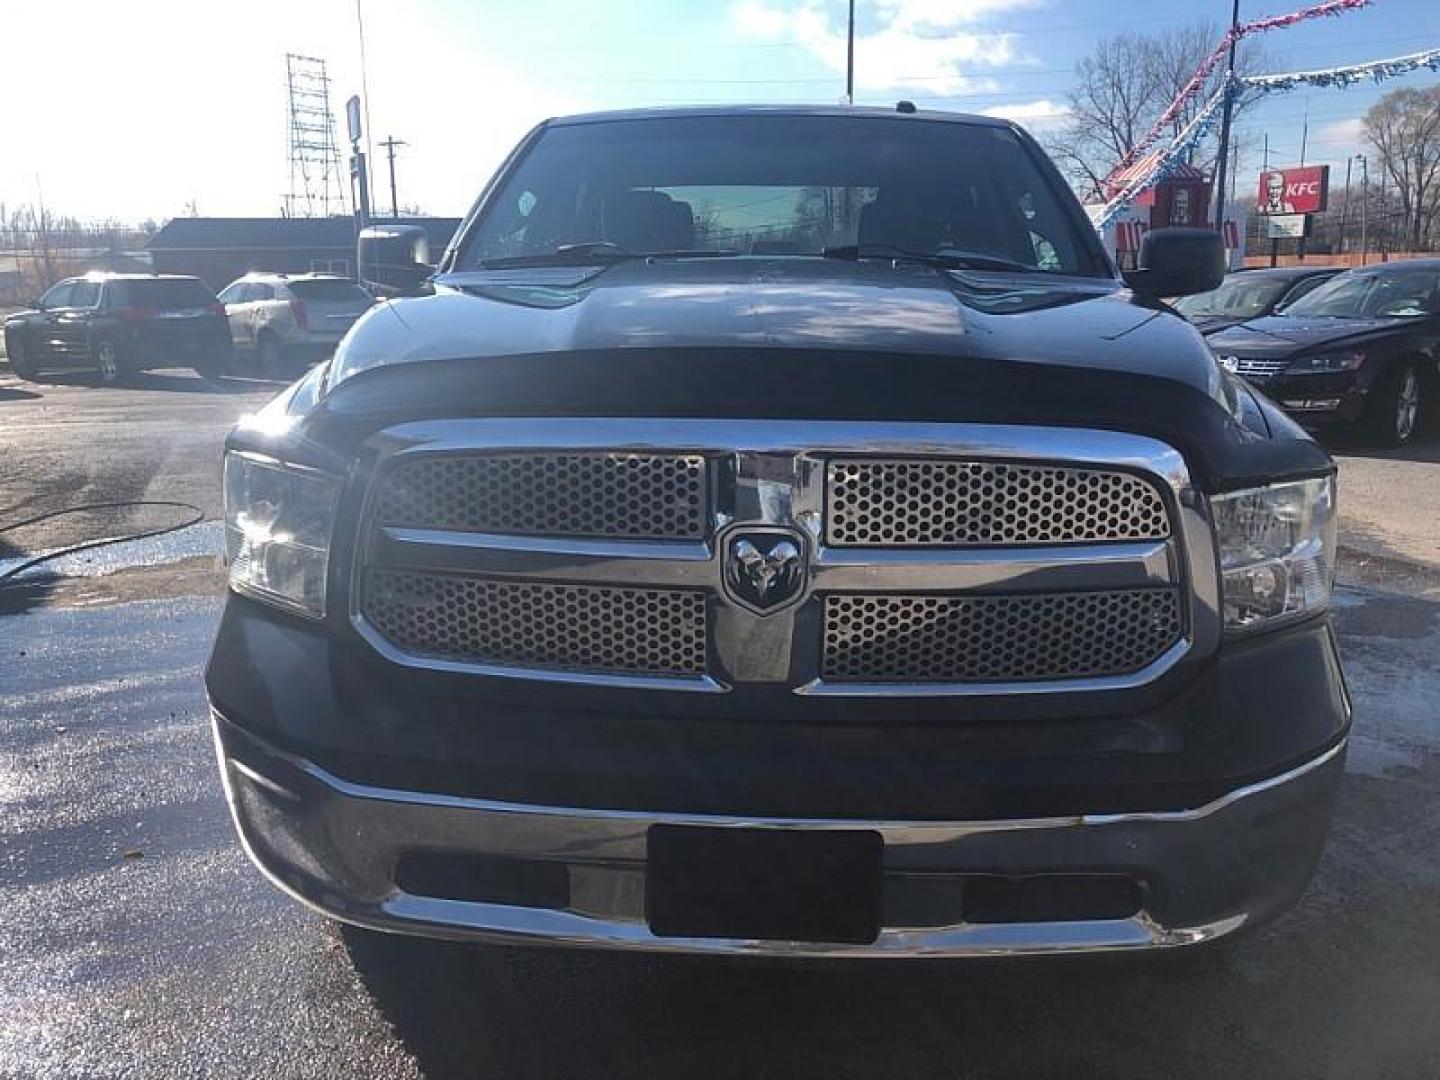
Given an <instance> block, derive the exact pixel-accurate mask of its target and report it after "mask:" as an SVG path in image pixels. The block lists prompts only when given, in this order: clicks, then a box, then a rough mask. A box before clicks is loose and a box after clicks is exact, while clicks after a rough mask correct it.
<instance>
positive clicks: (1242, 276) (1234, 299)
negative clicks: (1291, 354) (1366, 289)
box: [1172, 266, 1341, 334]
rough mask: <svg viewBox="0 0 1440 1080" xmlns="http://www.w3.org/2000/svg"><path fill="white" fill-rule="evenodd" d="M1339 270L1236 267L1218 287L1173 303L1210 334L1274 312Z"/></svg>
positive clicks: (1332, 268) (1330, 268)
mask: <svg viewBox="0 0 1440 1080" xmlns="http://www.w3.org/2000/svg"><path fill="white" fill-rule="evenodd" d="M1340 272H1341V268H1340V267H1338V266H1281V267H1276V268H1275V269H1273V270H1237V271H1235V272H1234V273H1233V274H1227V275H1226V276H1225V280H1224V281H1223V282H1221V283H1220V287H1219V288H1218V289H1212V290H1210V291H1209V292H1204V293H1199V294H1197V295H1195V296H1185V297H1181V298H1180V299H1179V300H1176V301H1175V303H1174V304H1173V305H1172V306H1173V307H1174V308H1175V310H1176V311H1178V312H1180V314H1181V315H1184V316H1185V318H1187V319H1189V320H1190V321H1191V322H1192V323H1194V324H1195V326H1196V327H1197V328H1198V329H1199V330H1200V332H1201V333H1202V334H1213V333H1215V331H1217V330H1224V329H1225V328H1226V327H1227V326H1234V325H1235V324H1236V323H1241V322H1244V321H1245V320H1247V319H1258V318H1261V317H1262V316H1265V315H1273V314H1275V313H1276V312H1278V311H1280V310H1282V309H1284V308H1285V307H1286V306H1287V305H1289V304H1293V303H1294V302H1295V301H1296V300H1299V299H1300V298H1301V297H1302V296H1304V295H1305V294H1306V293H1308V292H1310V291H1311V290H1313V289H1315V288H1317V287H1319V286H1321V285H1324V284H1325V282H1327V281H1329V280H1330V279H1331V278H1333V277H1334V276H1335V275H1336V274H1338V273H1340Z"/></svg>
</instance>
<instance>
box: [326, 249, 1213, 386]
mask: <svg viewBox="0 0 1440 1080" xmlns="http://www.w3.org/2000/svg"><path fill="white" fill-rule="evenodd" d="M714 348H750V349H769V348H774V349H784V350H794V349H816V350H824V351H827V352H835V351H851V350H863V351H867V352H883V353H893V354H905V353H910V354H924V355H932V356H933V355H940V356H945V357H949V358H953V359H955V360H957V361H963V360H964V359H966V358H975V359H991V360H1005V361H1011V362H1018V363H1036V364H1045V365H1058V366H1064V367H1080V368H1087V369H1096V370H1104V371H1112V372H1135V373H1143V374H1146V375H1151V376H1158V377H1162V378H1167V379H1173V380H1175V381H1178V382H1181V383H1184V384H1186V385H1188V386H1191V387H1193V388H1195V389H1198V390H1201V391H1202V392H1206V393H1212V394H1213V393H1215V392H1216V390H1215V388H1216V378H1217V374H1216V370H1215V364H1214V362H1213V360H1212V359H1211V357H1210V354H1209V352H1208V351H1207V350H1206V349H1205V347H1204V344H1203V342H1202V341H1201V339H1200V338H1199V336H1198V335H1197V334H1196V333H1195V331H1194V330H1193V329H1192V328H1191V327H1190V326H1188V325H1187V324H1186V323H1185V322H1184V320H1182V319H1181V318H1179V317H1178V316H1177V315H1175V314H1173V313H1171V312H1169V311H1168V309H1163V310H1162V309H1157V308H1155V307H1152V306H1146V305H1144V304H1142V303H1141V302H1139V301H1137V300H1136V299H1134V298H1133V297H1132V295H1131V294H1130V293H1129V292H1128V291H1127V290H1125V289H1123V288H1122V287H1121V285H1120V283H1119V282H1117V281H1114V280H1110V279H1085V278H1052V277H1049V276H1048V275H1035V274H997V273H985V274H976V273H970V272H962V271H942V270H936V269H933V268H930V267H925V266H921V265H914V264H902V265H900V266H898V267H897V266H894V265H892V264H890V263H888V262H884V261H880V260H864V261H860V262H843V261H839V260H825V259H818V258H816V259H809V258H788V259H785V258H724V259H676V260H657V261H655V262H647V261H642V260H636V261H633V262H627V263H621V264H619V265H616V266H613V267H610V268H608V269H607V268H602V267H590V268H584V267H581V268H555V267H548V268H542V269H536V270H504V271H497V270H492V271H484V272H476V273H459V274H449V275H445V276H443V277H442V278H440V279H439V280H438V281H437V294H436V295H434V296H430V297H419V298H412V299H404V300H397V301H392V302H389V303H386V304H381V305H379V306H377V307H376V308H374V309H372V310H371V311H370V312H369V313H368V314H367V315H366V316H365V317H364V318H362V319H361V321H360V322H359V323H357V324H356V326H355V329H354V330H352V332H351V334H350V335H349V336H348V337H347V338H346V340H345V342H344V343H343V344H342V346H341V350H340V352H339V353H338V354H337V358H336V362H335V369H334V376H333V378H332V384H333V383H338V382H341V381H343V380H344V379H346V378H348V377H349V376H350V375H353V374H355V373H357V372H359V371H363V370H366V369H369V368H373V367H379V366H388V365H393V364H398V363H412V362H421V361H429V360H454V359H464V358H483V357H497V356H510V355H518V354H536V353H549V352H556V353H561V352H563V353H576V352H587V353H588V352H606V351H612V350H622V349H627V350H628V349H714Z"/></svg>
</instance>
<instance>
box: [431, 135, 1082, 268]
mask: <svg viewBox="0 0 1440 1080" xmlns="http://www.w3.org/2000/svg"><path fill="white" fill-rule="evenodd" d="M1057 186H1058V185H1052V183H1051V178H1050V177H1049V176H1048V175H1047V174H1046V173H1043V172H1042V171H1041V170H1040V168H1039V166H1038V165H1037V164H1036V161H1035V160H1034V158H1033V156H1032V155H1031V153H1030V152H1029V151H1028V150H1027V149H1026V148H1025V147H1024V146H1023V145H1022V144H1021V142H1020V140H1019V139H1018V138H1017V137H1016V136H1015V134H1014V133H1013V132H1011V131H1010V130H1008V129H1006V128H1001V127H991V126H988V125H979V124H963V123H950V122H938V121H925V120H914V121H900V120H892V119H884V118H879V117H870V118H865V117H839V116H742V117H735V116H728V117H721V116H716V117H707V116H698V117H671V118H665V119H645V120H615V121H605V122H599V123H586V124H562V125H558V126H555V127H552V128H549V129H547V130H546V131H545V132H544V133H543V134H542V135H541V136H540V138H539V140H538V142H537V143H536V144H535V145H534V146H533V147H532V148H531V149H530V150H529V152H528V153H527V154H526V155H525V157H524V158H523V160H522V161H521V162H520V164H519V165H518V167H516V168H515V169H514V170H513V171H512V172H511V173H510V174H509V176H508V177H506V179H505V181H504V183H503V184H502V185H501V187H500V189H499V190H498V191H497V192H496V193H495V195H494V197H493V199H492V200H491V201H490V202H489V203H488V205H487V208H486V213H485V216H484V218H483V219H482V220H481V221H480V223H479V226H478V228H477V230H476V232H475V234H474V236H473V237H472V238H471V240H470V242H469V243H468V245H467V246H466V248H465V250H464V251H463V252H462V254H461V257H460V260H459V267H460V268H461V269H473V268H477V267H481V266H485V265H486V264H487V263H491V262H493V261H495V260H502V259H513V258H517V257H525V256H539V255H544V254H547V253H552V252H555V251H556V250H557V249H559V248H562V247H564V246H565V245H577V244H578V245H594V244H606V245H614V247H615V248H617V249H619V250H620V251H621V252H656V251H696V252H705V253H712V254H740V255H818V254H820V253H822V252H823V251H824V250H825V249H827V248H835V247H837V246H843V245H850V244H857V243H858V244H862V245H876V246H877V247H878V246H885V247H888V248H892V249H899V250H902V251H907V252H915V253H920V254H934V253H943V252H947V251H963V252H968V253H974V254H977V255H985V256H991V257H994V258H998V259H1003V260H1006V261H1008V262H1013V263H1017V264H1019V265H1020V266H1021V267H1023V268H1029V269H1034V270H1044V271H1051V272H1056V273H1064V274H1082V275H1087V276H1100V275H1102V274H1106V273H1108V271H1107V269H1106V268H1105V267H1104V266H1103V262H1102V260H1101V259H1100V258H1099V257H1098V255H1097V254H1096V253H1095V249H1094V246H1093V241H1092V242H1091V243H1089V244H1087V243H1086V242H1085V240H1084V239H1082V235H1083V234H1082V233H1081V231H1080V230H1081V228H1082V227H1083V226H1084V222H1083V219H1080V218H1079V216H1078V211H1077V210H1076V208H1075V207H1074V204H1073V200H1072V199H1071V197H1070V196H1069V195H1068V194H1063V195H1062V193H1061V190H1057ZM577 257H579V253H577Z"/></svg>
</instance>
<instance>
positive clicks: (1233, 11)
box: [1215, 0, 1240, 236]
mask: <svg viewBox="0 0 1440 1080" xmlns="http://www.w3.org/2000/svg"><path fill="white" fill-rule="evenodd" d="M1239 29H1240V0H1233V2H1232V4H1231V6H1230V53H1229V56H1228V58H1227V59H1226V61H1225V86H1224V90H1223V93H1224V94H1225V111H1224V112H1223V113H1222V114H1221V116H1220V158H1219V161H1218V162H1217V164H1216V168H1217V169H1218V170H1219V173H1220V175H1219V176H1217V177H1216V178H1215V179H1216V184H1215V231H1216V232H1218V233H1219V234H1220V235H1221V236H1224V235H1225V166H1226V164H1227V161H1226V155H1227V154H1228V153H1229V152H1230V118H1231V116H1232V114H1233V113H1234V111H1235V97H1234V94H1233V93H1232V91H1233V90H1234V89H1235V84H1234V79H1235V39H1236V32H1237V31H1238V30H1239Z"/></svg>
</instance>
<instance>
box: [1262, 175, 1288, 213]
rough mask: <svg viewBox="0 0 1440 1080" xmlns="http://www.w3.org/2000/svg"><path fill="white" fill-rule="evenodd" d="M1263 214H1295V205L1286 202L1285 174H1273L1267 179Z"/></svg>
mask: <svg viewBox="0 0 1440 1080" xmlns="http://www.w3.org/2000/svg"><path fill="white" fill-rule="evenodd" d="M1260 212H1261V213H1262V214H1293V213H1295V204H1294V203H1291V202H1286V201H1285V174H1284V173H1278V172H1272V173H1270V174H1269V175H1268V176H1266V177H1265V205H1264V207H1263V208H1262V209H1261V211H1260Z"/></svg>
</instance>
